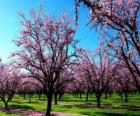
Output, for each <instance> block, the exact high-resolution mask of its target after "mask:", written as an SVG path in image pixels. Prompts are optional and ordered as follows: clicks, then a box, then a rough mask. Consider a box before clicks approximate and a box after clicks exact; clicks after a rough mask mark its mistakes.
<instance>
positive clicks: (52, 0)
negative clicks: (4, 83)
mask: <svg viewBox="0 0 140 116" xmlns="http://www.w3.org/2000/svg"><path fill="white" fill-rule="evenodd" d="M58 1H59V2H58ZM40 4H41V5H42V6H43V9H44V10H45V12H46V13H47V14H48V15H52V16H55V15H59V14H62V11H66V12H67V13H68V15H70V17H72V18H74V13H73V9H74V7H73V0H0V58H2V60H3V62H7V61H8V58H7V57H8V56H9V55H10V53H11V52H13V51H15V50H16V46H15V45H14V43H13V42H12V40H13V39H16V38H18V34H19V32H20V28H21V25H20V18H19V16H18V12H23V13H24V14H25V16H28V15H29V11H30V10H31V9H38V7H39V5H40ZM87 17H88V13H87V9H86V8H84V7H83V6H81V7H80V15H79V27H78V30H77V32H76V36H75V37H76V38H78V39H80V40H81V41H80V43H79V47H83V48H87V49H90V50H92V51H93V50H94V49H95V48H96V46H97V44H98V39H97V36H98V34H97V32H95V31H94V30H93V29H91V28H90V27H88V26H87V25H86V24H87V22H88V18H87Z"/></svg>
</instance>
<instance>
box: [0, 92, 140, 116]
mask: <svg viewBox="0 0 140 116" xmlns="http://www.w3.org/2000/svg"><path fill="white" fill-rule="evenodd" d="M46 102H47V101H46V98H44V97H43V96H42V98H41V100H39V99H38V98H37V96H34V97H33V98H32V99H31V103H29V100H28V98H26V99H23V97H19V96H18V95H16V96H15V97H14V99H13V101H12V102H10V103H9V106H10V107H11V106H12V107H16V108H24V109H31V110H37V111H45V110H46ZM53 104H54V101H53ZM0 105H1V106H3V105H4V104H3V103H2V102H0ZM101 106H102V107H101V108H97V107H96V99H95V96H94V95H92V96H90V98H89V101H88V102H86V101H85V95H83V96H82V98H81V99H80V98H75V97H73V95H71V94H65V95H64V96H63V98H62V99H61V101H59V102H58V105H53V106H52V111H55V112H69V113H74V114H84V115H89V116H107V115H109V116H124V115H128V116H139V115H140V111H139V110H137V109H136V110H135V109H129V107H131V108H135V107H140V95H139V94H135V95H134V96H131V95H129V101H128V103H125V102H124V100H121V99H120V96H118V95H117V94H113V95H112V96H111V97H109V98H108V99H105V98H104V95H103V96H102V100H101ZM123 106H124V107H126V106H127V107H128V109H126V108H122V107H123ZM7 115H9V114H6V113H5V114H2V115H1V114H0V116H7ZM10 116H16V115H11V114H10Z"/></svg>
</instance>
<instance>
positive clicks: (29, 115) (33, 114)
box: [0, 107, 81, 116]
mask: <svg viewBox="0 0 140 116" xmlns="http://www.w3.org/2000/svg"><path fill="white" fill-rule="evenodd" d="M0 111H2V112H6V111H5V109H4V107H0ZM8 113H9V115H10V114H19V115H21V116H45V115H44V114H45V113H44V112H39V111H35V110H29V109H23V108H21V109H18V108H14V107H9V111H8ZM51 116H81V115H78V114H71V113H63V112H52V114H51Z"/></svg>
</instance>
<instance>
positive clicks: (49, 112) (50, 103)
mask: <svg viewBox="0 0 140 116" xmlns="http://www.w3.org/2000/svg"><path fill="white" fill-rule="evenodd" d="M47 97H48V103H47V110H46V116H50V114H51V107H52V97H53V92H52V89H50V90H49V92H48V95H47Z"/></svg>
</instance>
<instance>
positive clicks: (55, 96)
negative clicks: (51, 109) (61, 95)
mask: <svg viewBox="0 0 140 116" xmlns="http://www.w3.org/2000/svg"><path fill="white" fill-rule="evenodd" d="M54 98H55V105H57V94H54Z"/></svg>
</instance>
